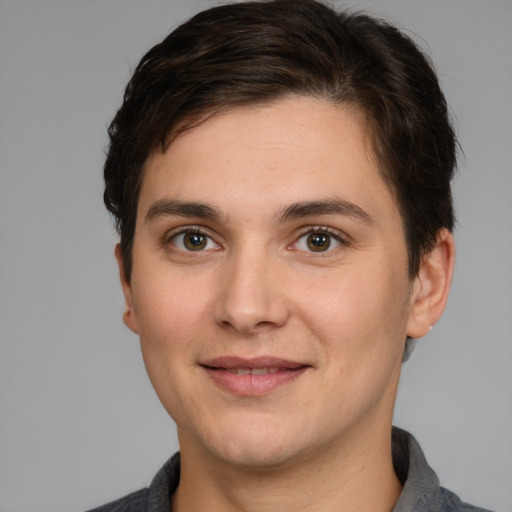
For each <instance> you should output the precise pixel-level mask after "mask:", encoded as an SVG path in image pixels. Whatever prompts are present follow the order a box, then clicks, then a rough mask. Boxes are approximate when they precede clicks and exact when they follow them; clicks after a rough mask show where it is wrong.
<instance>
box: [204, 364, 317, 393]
mask: <svg viewBox="0 0 512 512" xmlns="http://www.w3.org/2000/svg"><path fill="white" fill-rule="evenodd" d="M201 366H202V367H203V368H204V369H205V370H206V372H207V374H208V375H209V377H210V378H211V379H212V381H213V382H214V383H215V384H216V385H217V386H218V387H220V388H221V389H222V390H224V391H227V392H229V393H230V394H235V395H239V396H262V395H266V394H268V393H270V392H272V391H274V390H277V389H278V388H280V387H281V386H283V385H285V384H287V383H289V382H292V381H294V380H295V379H297V378H298V377H299V376H301V375H302V374H303V373H304V372H305V371H306V370H307V369H308V368H311V367H310V366H309V365H304V364H301V363H297V362H292V361H285V360H282V359H276V358H268V357H266V358H257V359H242V358H238V357H223V358H217V359H213V360H210V361H206V362H204V363H202V364H201Z"/></svg>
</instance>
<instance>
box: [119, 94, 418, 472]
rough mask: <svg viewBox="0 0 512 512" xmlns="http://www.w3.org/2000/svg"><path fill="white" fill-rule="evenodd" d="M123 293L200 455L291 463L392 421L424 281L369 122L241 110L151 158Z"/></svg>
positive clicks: (129, 316) (305, 104)
mask: <svg viewBox="0 0 512 512" xmlns="http://www.w3.org/2000/svg"><path fill="white" fill-rule="evenodd" d="M123 281H124V284H123V287H124V292H125V296H126V302H127V311H126V313H125V322H126V323H127V325H128V326H129V327H130V328H131V329H132V330H133V331H135V332H137V333H138V334H139V335H140V340H141V346H142V353H143V357H144V361H145V365H146V367H147V371H148V373H149V376H150V379H151V381H152V384H153V386H154V388H155V390H156V392H157V394H158V396H159V398H160V400H161V401H162V403H163V405H164V406H165V408H166V409H167V411H168V412H169V414H170V415H171V416H172V417H173V419H174V420H175V422H176V424H177V427H178V434H179V439H180V445H181V450H182V452H184V451H188V452H189V453H195V454H199V456H204V457H214V458H217V459H219V460H223V461H225V462H226V461H227V462H229V463H232V464H239V465H245V466H276V465H279V464H284V463H290V462H291V461H294V460H304V458H307V457H308V456H313V454H316V455H318V454H320V453H324V452H325V453H328V452H329V450H332V449H333V448H337V449H343V448H346V447H347V446H356V445H357V444H358V443H364V442H367V441H368V439H369V438H370V437H371V436H374V435H375V434H376V433H377V432H378V431H382V429H383V426H384V430H385V429H386V428H388V426H389V424H390V423H391V417H392V409H393V403H394V398H395V392H396V387H397V384H398V378H399V373H400V366H401V358H402V352H403V349H404V341H405V338H406V335H407V331H408V326H409V325H410V322H411V321H412V320H411V318H412V316H413V315H414V312H413V307H412V301H413V299H412V298H411V297H412V296H413V295H414V294H413V293H412V290H413V282H411V280H410V279H409V277H408V267H407V251H406V245H405V238H404V232H403V228H402V221H401V217H400V214H399V211H398V208H397V204H396V200H395V198H394V197H393V194H392V193H391V192H390V190H389V189H388V187H387V185H386V184H385V183H384V181H383V179H382V178H381V175H380V173H379V170H378V167H377V165H376V163H375V161H374V158H373V155H372V154H371V151H370V150H369V144H368V140H367V135H366V133H365V125H364V122H363V120H362V117H361V116H360V115H359V114H358V113H357V112H356V111H354V110H349V109H348V108H347V107H343V106H334V105H333V104H330V103H327V102H323V101H320V100H316V99H311V98H297V97H295V98H288V99H285V100H281V101H279V102H276V103H273V104H270V105H267V106H261V107H251V108H247V109H245V108H239V109H235V110H232V111H230V112H228V113H224V114H221V115H216V116H214V117H212V118H210V119H209V120H207V121H206V122H204V123H203V124H202V125H200V126H198V127H196V128H193V129H191V130H190V131H187V132H185V133H184V134H183V135H181V136H180V137H179V138H178V139H177V140H175V141H174V142H173V143H172V145H171V146H170V147H169V148H168V149H167V150H166V152H165V153H161V152H155V153H153V154H152V155H150V157H149V158H148V160H147V162H146V166H145V174H144V180H143V184H142V189H141V193H140V198H139V205H138V213H137V223H136V230H135V238H134V246H133V270H132V275H131V278H130V281H129V282H128V281H127V280H126V279H124V280H123ZM331 453H332V452H331Z"/></svg>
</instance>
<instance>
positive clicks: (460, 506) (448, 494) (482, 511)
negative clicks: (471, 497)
mask: <svg viewBox="0 0 512 512" xmlns="http://www.w3.org/2000/svg"><path fill="white" fill-rule="evenodd" d="M441 501H442V504H443V508H442V512H491V511H490V510H488V509H486V508H480V507H476V506H475V505H471V504H469V503H465V502H463V501H461V499H460V498H459V497H458V496H457V495H456V494H455V493H453V492H452V491H449V490H448V489H445V488H444V487H441Z"/></svg>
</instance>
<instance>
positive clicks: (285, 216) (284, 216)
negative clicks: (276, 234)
mask: <svg viewBox="0 0 512 512" xmlns="http://www.w3.org/2000/svg"><path fill="white" fill-rule="evenodd" d="M332 214H336V215H344V216H347V217H353V218H354V219H356V220H361V221H363V222H366V223H367V224H370V223H371V222H372V218H371V217H370V216H369V215H368V213H366V212H365V211H364V210H363V209H362V208H361V207H360V206H357V204H354V203H351V202H350V201H345V200H344V199H326V200H323V201H306V202H301V203H294V204H291V205H290V206H287V207H286V208H285V209H284V210H283V211H282V212H281V213H280V214H279V216H278V221H279V222H286V221H289V220H296V219H300V218H302V217H315V216H320V215H332Z"/></svg>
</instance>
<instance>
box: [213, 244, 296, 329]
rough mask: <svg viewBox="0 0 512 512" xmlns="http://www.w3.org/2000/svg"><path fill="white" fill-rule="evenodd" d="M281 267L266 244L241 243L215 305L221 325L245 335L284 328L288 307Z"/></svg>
mask: <svg viewBox="0 0 512 512" xmlns="http://www.w3.org/2000/svg"><path fill="white" fill-rule="evenodd" d="M280 266H281V265H280V261H279V260H278V258H277V257H276V256H275V255H273V254H272V252H271V251H270V250H268V249H265V248H264V246H263V245H261V244H257V243H245V244H240V246H239V247H237V249H236V250H234V251H233V252H232V254H230V256H229V257H228V258H227V262H226V266H225V269H224V270H225V271H224V272H223V275H222V283H221V285H220V290H219V293H218V295H217V300H216V304H215V316H216V320H217V322H218V323H220V324H222V325H224V326H231V327H232V328H234V329H236V330H237V331H239V332H245V333H251V332H255V331H257V330H259V329H261V328H263V327H267V328H268V327H269V326H282V325H283V324H284V323H285V322H286V320H287V318H288V308H287V303H286V299H285V295H284V293H283V292H284V290H283V288H282V286H281V285H282V279H281V278H280V277H279V276H280V274H282V272H280Z"/></svg>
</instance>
